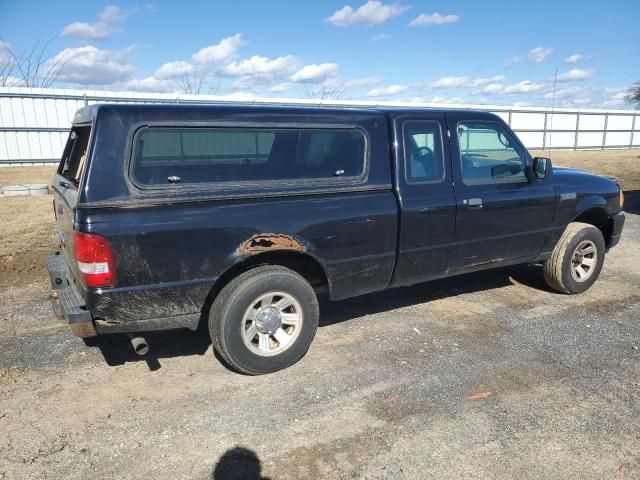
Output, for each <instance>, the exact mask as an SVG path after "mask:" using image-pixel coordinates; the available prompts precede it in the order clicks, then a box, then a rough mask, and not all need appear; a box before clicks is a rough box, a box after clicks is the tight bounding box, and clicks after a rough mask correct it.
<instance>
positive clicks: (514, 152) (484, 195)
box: [447, 112, 555, 268]
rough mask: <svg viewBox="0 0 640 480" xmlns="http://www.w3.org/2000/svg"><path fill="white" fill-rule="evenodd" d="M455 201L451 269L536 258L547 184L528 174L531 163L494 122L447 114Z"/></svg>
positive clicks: (549, 202)
mask: <svg viewBox="0 0 640 480" xmlns="http://www.w3.org/2000/svg"><path fill="white" fill-rule="evenodd" d="M447 121H448V124H449V128H450V130H451V139H450V141H451V157H452V162H451V163H452V164H453V171H454V182H455V196H456V204H457V209H456V232H455V243H454V244H455V247H454V251H453V252H452V254H451V259H452V261H453V262H455V263H454V264H452V265H451V267H452V268H469V267H473V266H477V265H482V264H487V263H494V262H503V261H505V262H506V261H511V260H517V259H525V261H526V259H527V258H529V257H535V256H536V255H538V254H539V253H540V251H541V250H542V248H543V246H544V244H545V241H546V239H547V236H548V234H549V229H550V227H551V223H552V220H553V213H554V204H555V192H554V188H553V184H552V182H551V180H550V179H549V178H546V179H542V180H539V179H536V178H531V177H533V176H532V175H528V174H527V169H528V167H530V166H531V163H532V159H531V156H530V155H529V153H528V152H527V150H526V149H525V148H524V147H523V146H522V144H521V143H520V142H519V141H518V139H517V138H516V137H515V135H514V134H513V132H512V131H511V130H510V129H509V128H508V127H507V126H506V125H504V124H503V123H501V122H500V121H499V120H498V119H496V120H495V121H494V120H492V119H487V116H486V115H482V116H479V118H477V119H474V118H473V114H469V113H466V114H465V113H463V112H461V113H447Z"/></svg>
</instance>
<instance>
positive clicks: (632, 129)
mask: <svg viewBox="0 0 640 480" xmlns="http://www.w3.org/2000/svg"><path fill="white" fill-rule="evenodd" d="M635 130H636V115H634V116H633V117H631V138H630V139H629V148H633V133H634V132H635Z"/></svg>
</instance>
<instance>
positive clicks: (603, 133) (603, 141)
mask: <svg viewBox="0 0 640 480" xmlns="http://www.w3.org/2000/svg"><path fill="white" fill-rule="evenodd" d="M608 123H609V114H608V113H605V114H604V131H603V132H602V150H604V147H606V146H607V124H608Z"/></svg>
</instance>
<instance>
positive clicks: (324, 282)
mask: <svg viewBox="0 0 640 480" xmlns="http://www.w3.org/2000/svg"><path fill="white" fill-rule="evenodd" d="M261 265H278V266H281V267H285V268H289V269H291V270H293V271H294V272H296V273H298V274H299V275H300V276H302V277H303V278H304V279H305V280H307V281H308V282H309V284H310V285H311V287H312V288H313V289H314V291H315V292H316V294H319V293H324V292H325V291H330V289H331V281H330V277H329V275H328V274H327V271H326V269H325V267H324V265H323V264H322V262H320V260H318V259H317V258H316V257H314V256H313V255H311V254H309V253H307V252H300V251H295V250H291V249H275V250H268V251H265V252H260V253H255V254H253V255H250V256H248V257H245V258H241V259H238V261H236V262H235V263H234V264H233V265H231V266H230V267H228V268H227V269H226V270H225V271H224V272H223V273H222V274H221V275H220V276H219V277H218V279H217V280H216V282H215V283H214V285H213V286H212V287H211V290H210V291H209V294H208V295H207V299H206V301H205V305H204V306H203V313H206V312H208V311H209V308H210V307H211V304H212V303H213V301H214V300H215V298H216V296H217V295H218V293H219V292H220V291H221V290H222V289H223V288H224V287H225V286H226V285H227V284H228V283H229V282H230V281H231V280H233V279H234V278H235V277H237V276H238V275H240V274H242V273H244V272H246V271H248V270H251V269H253V268H256V267H259V266H261Z"/></svg>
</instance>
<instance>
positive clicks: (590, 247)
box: [544, 222, 605, 294]
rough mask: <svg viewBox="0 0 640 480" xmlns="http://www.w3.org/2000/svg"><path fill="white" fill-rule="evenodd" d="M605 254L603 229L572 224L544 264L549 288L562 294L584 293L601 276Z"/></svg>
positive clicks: (582, 224)
mask: <svg viewBox="0 0 640 480" xmlns="http://www.w3.org/2000/svg"><path fill="white" fill-rule="evenodd" d="M604 252H605V243H604V238H603V236H602V232H601V231H600V230H598V229H597V228H596V227H594V226H593V225H589V224H588V223H579V222H574V223H570V224H569V225H568V226H567V228H566V230H565V231H564V233H563V234H562V236H561V237H560V240H558V243H557V244H556V246H555V248H554V249H553V252H552V253H551V257H549V259H548V260H547V261H546V262H545V264H544V278H545V280H546V282H547V285H549V286H550V287H551V288H553V289H554V290H557V291H559V292H562V293H569V294H574V293H582V292H584V291H585V290H587V289H588V288H589V287H591V285H593V284H594V282H595V281H596V280H597V278H598V275H600V270H602V264H603V263H604Z"/></svg>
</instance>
